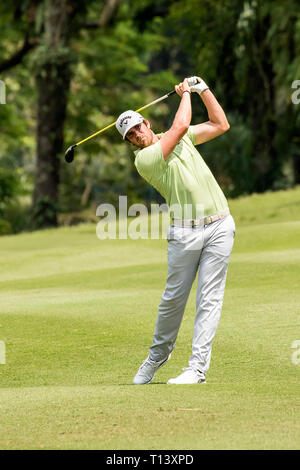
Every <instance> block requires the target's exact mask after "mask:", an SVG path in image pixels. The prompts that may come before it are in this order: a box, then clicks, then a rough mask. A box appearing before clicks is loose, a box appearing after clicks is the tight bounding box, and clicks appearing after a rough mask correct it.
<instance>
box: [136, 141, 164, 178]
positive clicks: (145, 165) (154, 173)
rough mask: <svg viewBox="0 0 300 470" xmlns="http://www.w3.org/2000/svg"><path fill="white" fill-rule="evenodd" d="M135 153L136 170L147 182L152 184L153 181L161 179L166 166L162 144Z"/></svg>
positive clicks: (157, 143) (158, 143)
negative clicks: (160, 175)
mask: <svg viewBox="0 0 300 470" xmlns="http://www.w3.org/2000/svg"><path fill="white" fill-rule="evenodd" d="M134 153H135V155H136V157H135V161H134V164H135V166H136V169H137V171H138V172H139V174H140V175H141V176H142V177H143V178H145V180H146V181H148V182H149V183H151V181H152V180H153V179H155V178H156V177H159V174H160V173H161V170H162V168H163V166H164V164H165V161H164V157H163V153H162V150H161V144H160V142H156V143H155V144H153V145H149V147H145V148H143V149H141V150H136V151H135V152H134Z"/></svg>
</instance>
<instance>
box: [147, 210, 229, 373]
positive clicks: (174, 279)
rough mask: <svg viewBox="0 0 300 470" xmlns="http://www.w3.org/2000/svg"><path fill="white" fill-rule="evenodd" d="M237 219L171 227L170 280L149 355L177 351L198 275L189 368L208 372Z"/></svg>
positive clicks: (158, 358) (158, 357) (157, 358)
mask: <svg viewBox="0 0 300 470" xmlns="http://www.w3.org/2000/svg"><path fill="white" fill-rule="evenodd" d="M234 235H235V223H234V220H233V218H232V216H231V215H227V216H226V217H225V218H224V219H220V220H217V221H216V222H213V223H211V224H209V225H205V226H198V227H184V228H182V227H177V226H173V225H171V226H170V227H169V231H168V278H167V285H166V288H165V291H164V293H163V295H162V299H161V303H160V305H159V311H158V317H157V322H156V326H155V331H154V335H153V344H152V346H151V347H150V354H149V356H150V359H152V360H154V361H161V360H162V359H164V358H166V357H167V356H168V355H169V353H170V352H171V351H172V350H173V349H174V346H175V342H176V338H177V335H178V331H179V327H180V324H181V321H182V317H183V314H184V310H185V306H186V303H187V300H188V297H189V294H190V290H191V287H192V285H193V282H194V280H195V278H196V275H197V273H198V285H197V296H196V317H195V322H194V337H193V343H192V355H191V357H190V359H189V366H191V367H193V368H195V369H197V370H199V371H201V372H203V373H204V374H205V373H206V372H207V370H208V368H209V364H210V358H211V348H212V341H213V338H214V335H215V332H216V329H217V326H218V323H219V319H220V314H221V309H222V304H223V296H224V289H225V282H226V275H227V268H228V261H229V256H230V253H231V250H232V247H233V239H234Z"/></svg>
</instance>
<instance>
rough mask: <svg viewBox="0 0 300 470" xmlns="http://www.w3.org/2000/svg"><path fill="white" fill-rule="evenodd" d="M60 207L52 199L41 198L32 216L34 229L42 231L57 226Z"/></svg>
mask: <svg viewBox="0 0 300 470" xmlns="http://www.w3.org/2000/svg"><path fill="white" fill-rule="evenodd" d="M58 209H59V206H58V204H57V203H56V202H55V201H53V200H52V199H51V198H49V197H47V196H45V197H40V198H38V200H37V201H36V204H35V207H34V209H33V211H32V214H31V221H32V228H34V229H40V228H47V227H53V226H55V225H57V212H58Z"/></svg>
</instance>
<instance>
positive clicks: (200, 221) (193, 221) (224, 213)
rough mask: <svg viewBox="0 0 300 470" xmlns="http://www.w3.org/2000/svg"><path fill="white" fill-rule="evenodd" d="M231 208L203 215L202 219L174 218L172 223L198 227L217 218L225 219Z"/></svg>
mask: <svg viewBox="0 0 300 470" xmlns="http://www.w3.org/2000/svg"><path fill="white" fill-rule="evenodd" d="M229 214H230V212H229V208H228V207H227V209H225V210H224V211H220V212H217V213H216V214H213V215H208V216H207V217H202V218H201V219H172V224H173V225H176V227H197V226H199V225H201V226H203V225H208V224H211V223H212V222H216V220H220V219H224V217H226V216H227V215H229Z"/></svg>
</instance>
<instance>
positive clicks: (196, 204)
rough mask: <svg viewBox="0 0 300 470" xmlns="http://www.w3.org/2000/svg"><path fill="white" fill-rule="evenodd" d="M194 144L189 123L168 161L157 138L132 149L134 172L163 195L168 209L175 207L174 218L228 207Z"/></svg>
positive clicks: (191, 127) (213, 211) (192, 131)
mask: <svg viewBox="0 0 300 470" xmlns="http://www.w3.org/2000/svg"><path fill="white" fill-rule="evenodd" d="M163 135H164V134H158V137H159V138H160V137H162V136H163ZM194 144H195V132H194V126H190V127H189V129H188V131H187V133H186V134H185V135H184V136H183V137H182V139H181V140H180V141H179V142H178V144H177V145H176V147H175V149H174V150H173V152H172V154H171V155H170V156H169V158H168V159H167V160H165V159H164V157H163V153H162V149H161V144H160V141H158V142H156V143H155V144H153V145H149V147H145V148H143V149H138V150H136V151H135V152H134V154H135V162H134V163H135V166H136V168H137V171H138V172H139V174H140V175H141V176H142V177H143V178H144V179H145V180H146V181H147V182H148V183H150V184H151V185H152V186H153V187H154V188H155V189H156V190H157V191H158V192H159V193H160V194H161V195H162V196H163V197H164V199H165V200H166V203H167V204H168V206H169V209H171V208H174V210H172V212H173V217H175V218H185V219H191V218H199V217H203V216H207V215H212V214H215V213H216V212H219V211H222V210H224V209H226V208H227V207H228V203H227V200H226V198H225V196H224V194H223V191H222V190H221V188H220V186H219V185H218V183H217V181H216V180H215V178H214V176H213V174H212V173H211V171H210V169H209V168H208V166H207V165H206V163H205V162H204V160H203V158H202V157H201V155H200V153H199V152H198V151H197V149H196V148H195V147H194Z"/></svg>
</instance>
